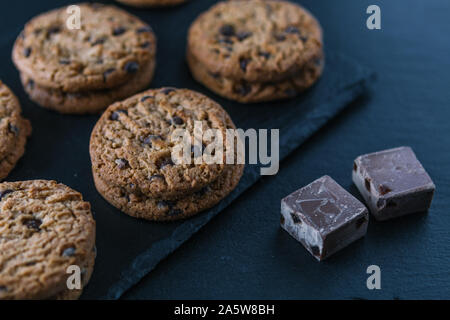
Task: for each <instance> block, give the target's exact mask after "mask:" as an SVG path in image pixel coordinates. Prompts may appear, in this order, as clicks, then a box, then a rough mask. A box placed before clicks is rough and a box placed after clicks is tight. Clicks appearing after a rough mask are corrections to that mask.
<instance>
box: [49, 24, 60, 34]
mask: <svg viewBox="0 0 450 320" xmlns="http://www.w3.org/2000/svg"><path fill="white" fill-rule="evenodd" d="M60 32H61V28H60V27H58V26H53V27H50V28H49V29H48V30H47V34H48V35H52V34H56V33H60Z"/></svg>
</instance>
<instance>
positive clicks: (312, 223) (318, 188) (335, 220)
mask: <svg viewBox="0 0 450 320" xmlns="http://www.w3.org/2000/svg"><path fill="white" fill-rule="evenodd" d="M281 215H282V217H283V219H282V221H283V222H284V223H282V224H281V226H282V228H283V229H285V230H286V231H287V232H288V233H289V234H290V235H291V236H293V237H294V238H295V239H297V240H298V241H299V242H301V243H302V244H303V245H304V246H305V247H306V248H307V249H308V250H309V251H310V252H311V253H312V254H313V255H314V257H315V258H316V259H317V260H319V261H320V260H323V259H325V258H327V257H328V256H330V255H331V254H333V253H335V252H337V251H339V250H341V249H342V248H344V247H346V246H347V245H349V244H350V243H352V242H353V241H355V240H357V239H359V238H361V237H363V236H364V235H365V234H366V231H367V224H368V215H369V213H368V210H367V209H366V207H365V206H364V205H363V204H362V203H361V202H359V201H358V200H357V199H356V198H354V197H353V196H352V195H351V194H350V193H348V192H347V191H346V190H345V189H343V188H342V187H341V186H340V185H338V184H337V183H336V182H335V181H334V180H333V179H331V178H330V177H329V176H323V177H321V178H319V179H317V180H315V181H313V182H312V183H310V184H309V185H307V186H305V187H303V188H301V189H299V190H297V191H295V192H293V193H292V194H290V195H289V196H287V197H285V198H284V199H283V200H282V201H281Z"/></svg>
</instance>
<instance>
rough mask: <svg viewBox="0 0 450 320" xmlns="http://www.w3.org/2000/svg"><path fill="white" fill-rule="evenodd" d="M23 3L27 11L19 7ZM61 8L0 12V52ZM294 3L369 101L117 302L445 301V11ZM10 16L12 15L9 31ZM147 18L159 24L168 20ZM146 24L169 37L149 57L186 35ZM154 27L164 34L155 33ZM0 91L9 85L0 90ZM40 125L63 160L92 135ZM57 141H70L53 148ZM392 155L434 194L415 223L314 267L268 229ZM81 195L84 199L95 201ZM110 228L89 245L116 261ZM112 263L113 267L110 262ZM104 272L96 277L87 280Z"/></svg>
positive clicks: (435, 6)
mask: <svg viewBox="0 0 450 320" xmlns="http://www.w3.org/2000/svg"><path fill="white" fill-rule="evenodd" d="M103 2H106V1H103ZM194 2H195V3H191V4H186V5H183V6H180V7H177V8H173V9H169V10H172V12H173V13H174V14H175V13H178V14H180V12H181V13H183V12H189V15H193V16H195V14H196V12H193V11H192V10H196V11H197V12H198V13H200V12H201V11H203V10H204V9H206V8H208V7H209V5H210V3H212V2H213V1H207V0H194ZM30 3H33V5H32V6H31V5H27V4H30ZM44 3H45V4H44ZM67 3H70V2H68V1H39V2H35V1H33V2H31V1H15V2H6V1H3V2H1V5H3V7H2V8H1V12H2V18H3V19H2V22H1V26H2V32H3V34H7V35H8V38H4V37H3V38H2V44H5V43H12V41H13V40H14V38H15V37H16V36H17V34H18V32H19V31H20V29H21V28H22V26H23V24H24V23H25V22H26V21H27V20H28V19H29V18H31V17H32V16H34V15H35V14H37V13H40V12H43V11H45V10H48V9H49V8H52V7H57V6H60V5H63V4H67ZM200 3H201V4H200ZM301 3H303V4H304V5H305V6H306V7H307V8H309V9H310V10H311V11H312V12H313V13H314V14H315V15H316V16H317V17H318V18H319V20H320V21H321V22H322V25H323V28H324V33H325V42H326V45H327V47H328V50H329V51H331V52H343V53H345V54H346V55H348V56H351V57H353V58H355V59H356V60H358V61H360V62H361V63H362V64H363V65H366V66H368V67H370V68H371V69H372V70H375V71H376V72H377V74H378V80H377V81H376V83H374V85H373V87H372V90H371V92H370V94H368V95H366V96H365V97H363V98H361V99H359V100H358V101H357V102H355V103H353V104H352V105H351V106H350V108H349V109H348V110H347V111H346V112H344V114H342V115H341V116H339V117H338V118H337V119H335V120H334V121H333V122H332V123H331V124H330V125H328V127H327V128H325V129H323V130H321V131H320V132H319V134H317V135H315V136H314V137H313V138H312V139H310V140H309V141H308V142H307V143H306V144H304V145H303V146H302V147H301V148H299V149H298V150H296V151H295V152H294V153H293V154H292V155H291V156H289V157H288V158H287V159H286V160H285V161H283V162H282V163H281V168H280V172H279V173H278V175H276V176H274V177H263V178H262V179H261V180H260V181H259V182H258V183H257V184H256V185H255V186H253V187H252V189H250V190H249V191H247V192H246V193H245V194H244V195H243V196H241V197H240V198H239V199H238V200H237V201H235V202H234V203H233V204H232V205H231V206H230V207H228V209H226V210H224V211H223V212H221V214H220V215H219V216H218V217H216V218H215V219H214V220H213V221H212V222H211V223H209V224H208V225H207V226H206V227H205V228H204V229H203V230H202V231H200V232H199V233H198V234H197V235H196V236H195V237H194V238H192V239H191V240H190V241H188V242H187V243H186V244H184V245H183V246H182V247H181V248H180V249H179V250H177V251H176V252H175V253H174V254H172V255H171V256H170V257H169V258H167V259H166V260H165V261H163V262H162V263H160V264H159V265H158V267H157V268H156V269H155V270H154V271H153V272H152V273H150V274H149V275H148V276H147V277H146V278H145V279H144V280H143V281H141V283H140V284H139V285H137V286H136V287H134V288H133V289H131V290H129V291H128V292H127V294H126V295H125V296H124V297H125V298H132V299H136V298H138V299H144V298H145V299H226V298H232V299H240V298H247V299H263V298H267V299H302V298H312V299H314V298H320V299H327V298H369V299H371V298H387V299H390V298H400V299H405V298H449V296H450V270H449V262H450V261H449V260H450V241H449V240H450V232H449V229H450V216H449V212H448V209H447V206H448V203H449V201H448V199H449V196H450V176H449V172H450V137H449V133H450V110H449V107H450V106H449V104H450V92H449V90H448V87H449V83H450V72H449V71H450V60H449V54H450V41H449V40H448V35H449V34H450V23H449V22H448V16H449V15H450V2H449V1H445V0H441V1H429V0H428V1H425V0H414V1H411V0H409V1H407V0H404V1H400V0H396V1H370V2H368V1H360V0H352V1H350V0H345V1H332V0H329V1H324V0H320V1H313V0H310V1H301ZM369 4H378V5H379V6H380V7H381V10H382V30H375V31H370V30H368V29H367V28H366V26H365V20H366V18H367V15H366V13H365V10H366V8H367V6H368V5H369ZM128 10H129V11H130V12H133V13H137V12H139V11H137V10H133V9H128ZM183 10H186V11H183ZM8 12H9V13H11V14H6V13H8ZM12 12H16V13H18V14H17V16H20V19H18V18H17V16H16V15H15V14H12ZM158 12H161V14H162V15H163V14H164V15H167V12H170V11H168V10H160V11H156V13H158ZM19 13H20V14H19ZM194 13H195V14H194ZM149 23H150V24H151V25H152V26H153V27H154V29H155V32H156V33H157V34H158V33H166V32H167V33H171V34H174V35H175V36H174V39H164V41H160V42H159V47H160V52H164V51H165V52H170V51H171V50H177V48H178V46H177V44H176V43H177V42H176V41H175V40H176V39H182V38H184V34H185V32H186V31H185V30H180V27H179V20H176V19H173V20H168V21H165V23H163V24H160V25H159V26H158V24H152V22H151V21H149ZM161 26H164V28H165V30H159V29H158V28H161ZM171 40H173V41H171ZM1 57H2V59H4V60H5V61H6V59H9V52H7V53H4V52H2V53H1ZM8 61H9V60H8ZM165 63H169V64H172V63H173V64H175V65H170V66H167V68H166V69H164V68H158V69H157V75H156V78H157V79H158V83H162V84H164V83H170V84H172V85H174V86H176V85H177V83H173V79H174V74H171V73H170V72H164V71H165V70H178V69H177V65H176V64H178V63H179V61H173V62H172V61H166V62H165ZM169 67H170V68H169ZM2 68H5V69H3V70H2V73H3V72H5V73H7V74H14V76H13V77H14V79H11V81H12V80H14V81H17V78H18V77H17V74H16V73H14V72H15V70H14V68H13V66H12V64H11V63H10V62H8V63H7V64H6V65H5V66H4V67H2ZM183 68H184V67H183ZM182 71H183V72H184V70H182ZM175 78H176V77H175ZM2 80H4V81H5V82H6V83H8V84H9V81H8V80H9V79H2ZM11 87H12V89H13V90H14V91H15V92H17V93H18V95H19V98H21V101H23V100H24V99H25V100H26V98H25V96H24V94H23V90H22V89H21V88H20V85H18V84H15V85H13V86H11ZM24 108H25V110H26V115H27V116H30V117H36V116H37V115H38V114H39V112H41V110H38V109H33V108H32V107H30V108H28V107H27V106H26V105H25V106H24ZM46 119H47V121H52V119H53V122H52V125H53V126H54V130H55V132H59V133H60V134H58V135H55V136H54V140H53V146H52V148H53V149H55V150H58V148H59V147H58V145H62V146H64V148H68V147H70V144H72V143H82V141H85V140H86V139H87V138H88V136H89V132H90V129H91V126H92V125H93V123H92V119H89V118H83V119H81V118H78V117H73V118H71V119H73V121H76V122H77V125H78V126H84V128H85V132H84V133H82V134H81V135H80V136H76V135H75V136H73V135H69V133H70V128H68V127H67V126H66V124H67V123H59V122H58V119H59V118H58V117H57V116H56V115H55V116H53V114H50V113H49V114H46ZM35 134H36V132H35V133H34V135H33V138H34V137H35ZM38 134H39V133H38ZM281 134H282V133H281ZM67 136H70V140H65V137H67ZM33 145H34V147H33V148H35V149H36V150H34V151H33V150H31V151H30V150H28V149H27V153H28V152H38V149H39V146H38V145H37V144H33ZM399 145H410V146H411V147H412V148H413V149H414V150H415V152H416V154H417V156H418V158H419V160H421V161H422V164H423V165H424V167H425V168H426V169H427V170H428V172H429V174H430V176H431V177H432V178H433V180H434V182H435V184H436V187H437V192H436V194H435V199H434V201H433V204H432V207H431V209H430V212H429V214H428V215H426V214H417V215H412V216H409V217H405V218H401V219H398V220H393V221H389V222H384V223H377V222H375V221H374V220H371V221H370V224H369V230H368V234H367V236H366V238H365V239H364V240H361V241H358V242H357V243H355V244H353V245H352V246H351V247H349V248H347V249H346V250H344V251H342V252H340V253H339V254H337V255H336V256H334V257H332V258H330V259H329V260H328V261H325V262H323V263H317V262H316V261H315V260H314V259H313V258H312V257H311V256H310V255H309V253H308V252H307V251H306V250H305V249H304V248H303V247H302V246H301V245H300V244H299V243H297V242H296V241H295V240H293V239H292V238H290V237H289V236H288V235H287V234H286V233H285V232H284V231H282V230H281V229H280V227H279V207H280V199H281V198H282V197H284V196H285V195H287V194H289V193H290V192H292V191H294V190H296V189H298V188H299V187H301V186H303V185H305V184H307V183H309V182H311V181H312V180H314V179H316V178H318V177H319V176H321V175H324V174H329V175H330V176H332V177H333V178H335V179H336V180H337V181H338V182H339V183H340V184H341V185H342V186H344V187H345V188H347V189H348V190H350V191H351V192H352V193H353V194H355V195H357V191H356V188H355V187H354V186H352V183H351V178H350V174H351V166H352V161H353V159H354V158H355V157H356V156H357V155H359V154H362V153H367V152H372V151H377V150H381V149H385V148H390V147H396V146H399ZM47 157H48V156H47V155H46V154H43V155H42V157H41V158H39V159H38V160H36V162H35V164H34V166H32V167H27V168H22V169H23V170H22V171H21V173H20V175H19V176H16V177H20V178H22V177H33V176H36V172H39V171H40V170H47V169H49V168H48V166H49V163H52V162H51V161H52V159H50V158H48V159H47ZM70 157H71V159H70V160H71V163H75V164H76V163H79V164H82V163H85V161H86V159H85V157H86V154H85V153H81V154H77V153H75V154H73V155H70ZM58 170H60V171H64V166H58ZM66 170H67V171H68V172H70V173H71V174H72V172H74V182H73V183H72V185H71V186H72V187H74V188H76V189H81V188H82V187H83V186H84V185H85V184H86V181H83V179H80V178H79V179H78V180H77V177H83V176H86V174H88V173H87V172H88V171H89V168H83V169H82V170H74V168H70V167H69V168H67V169H66ZM16 171H17V170H16ZM85 171H86V172H85ZM61 174H63V172H61ZM66 174H67V173H66ZM91 191H92V194H95V190H91ZM88 197H90V196H88ZM88 197H87V198H88ZM88 200H91V199H89V198H88ZM111 217H112V219H114V220H115V223H116V225H117V226H119V227H118V229H117V230H110V233H111V237H110V238H109V239H105V238H103V239H102V240H101V241H103V242H108V248H109V249H108V250H109V251H108V252H105V253H103V254H105V255H106V254H108V255H114V250H123V243H121V242H120V241H119V239H117V238H115V237H114V233H115V232H120V231H121V230H119V229H120V226H121V224H123V225H124V226H125V225H126V223H127V221H128V220H127V217H125V216H122V215H112V216H111ZM135 231H136V232H135V234H133V235H130V239H129V240H133V241H139V239H140V238H141V237H142V238H144V235H143V234H142V233H143V232H145V229H144V227H143V228H142V229H138V230H135ZM155 236H156V237H157V236H158V235H155ZM98 240H99V239H98ZM99 245H102V246H105V243H103V244H102V243H100V244H99ZM136 246H137V245H136ZM133 249H134V247H133V246H130V247H129V250H131V251H132V250H133ZM117 257H118V260H119V257H120V254H117ZM117 263H121V261H117ZM371 264H377V265H379V266H380V267H381V271H382V290H379V291H369V290H368V289H367V288H366V278H367V275H366V272H365V271H366V268H367V266H369V265H371ZM106 267H107V266H99V265H97V268H96V273H98V272H101V270H105V268H106ZM89 290H90V289H89V288H88V289H87V291H89Z"/></svg>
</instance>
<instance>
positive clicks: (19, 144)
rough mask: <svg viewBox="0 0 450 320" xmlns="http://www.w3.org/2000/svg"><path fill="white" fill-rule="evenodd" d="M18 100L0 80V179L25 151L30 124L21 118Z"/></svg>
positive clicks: (4, 176)
mask: <svg viewBox="0 0 450 320" xmlns="http://www.w3.org/2000/svg"><path fill="white" fill-rule="evenodd" d="M21 112H22V110H21V108H20V104H19V100H17V98H16V96H15V95H14V94H13V93H12V92H11V90H10V89H9V88H8V87H7V86H6V85H5V84H4V83H3V82H1V81H0V180H3V179H4V178H6V177H7V176H8V174H9V172H10V171H11V170H12V169H13V168H14V167H15V165H16V163H17V161H18V160H19V159H20V158H21V157H22V155H23V153H24V152H25V144H26V141H27V137H28V136H29V135H30V134H31V124H30V122H29V121H28V120H26V119H24V118H22V116H21Z"/></svg>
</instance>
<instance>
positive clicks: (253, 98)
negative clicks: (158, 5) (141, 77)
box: [187, 0, 324, 103]
mask: <svg viewBox="0 0 450 320" xmlns="http://www.w3.org/2000/svg"><path fill="white" fill-rule="evenodd" d="M187 61H188V64H189V67H190V69H191V72H192V75H193V77H194V78H195V79H196V80H197V81H199V82H200V83H202V84H203V85H205V86H206V87H208V88H209V89H211V90H212V91H214V92H216V93H217V94H219V95H221V96H223V97H226V98H229V99H232V100H236V101H239V102H242V103H250V102H261V101H270V100H276V99H283V98H288V97H293V96H295V95H297V94H298V93H300V92H302V91H304V90H305V89H307V88H309V87H310V86H312V85H313V84H314V83H315V82H316V80H317V79H318V78H319V77H320V75H321V73H322V69H323V66H324V53H323V43H322V31H321V27H320V25H319V23H318V22H317V20H316V19H315V18H314V17H313V16H312V15H311V14H310V13H309V12H308V11H306V10H305V9H304V8H302V7H300V6H298V5H296V4H293V3H290V2H287V1H272V0H247V1H226V2H219V3H218V4H216V5H214V6H213V7H212V8H211V9H209V10H208V11H206V12H204V13H203V14H201V15H200V16H199V17H198V18H197V19H196V20H195V21H194V22H193V24H192V25H191V27H190V29H189V34H188V48H187Z"/></svg>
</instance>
